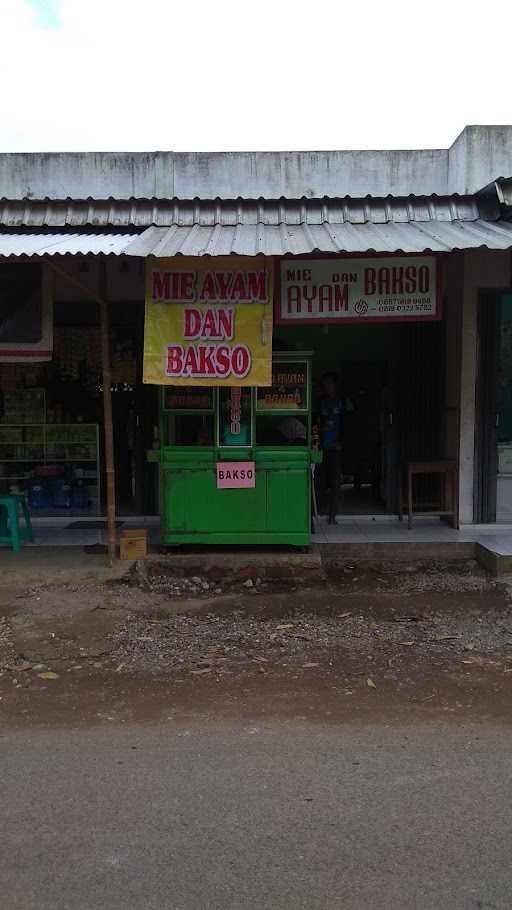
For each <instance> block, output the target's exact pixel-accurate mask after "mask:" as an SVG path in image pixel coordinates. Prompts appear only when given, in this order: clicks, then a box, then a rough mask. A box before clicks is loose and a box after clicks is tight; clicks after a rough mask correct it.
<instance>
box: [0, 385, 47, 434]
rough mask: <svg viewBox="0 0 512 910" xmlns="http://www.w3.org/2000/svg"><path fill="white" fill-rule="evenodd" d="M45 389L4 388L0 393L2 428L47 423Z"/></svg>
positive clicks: (0, 422) (0, 420)
mask: <svg viewBox="0 0 512 910" xmlns="http://www.w3.org/2000/svg"><path fill="white" fill-rule="evenodd" d="M45 414H46V394H45V390H44V389H39V388H35V389H17V388H4V387H2V390H1V391H0V426H5V425H14V426H19V425H22V426H28V425H31V424H37V425H42V424H44V422H45Z"/></svg>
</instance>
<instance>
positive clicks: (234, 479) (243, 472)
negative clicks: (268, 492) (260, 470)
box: [217, 461, 256, 490]
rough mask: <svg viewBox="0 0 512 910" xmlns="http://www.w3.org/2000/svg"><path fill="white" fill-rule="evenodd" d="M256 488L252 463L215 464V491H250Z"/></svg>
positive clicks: (229, 462)
mask: <svg viewBox="0 0 512 910" xmlns="http://www.w3.org/2000/svg"><path fill="white" fill-rule="evenodd" d="M255 486H256V469H255V467H254V461H219V462H217V489H219V490H233V489H236V490H238V489H251V488H253V487H255Z"/></svg>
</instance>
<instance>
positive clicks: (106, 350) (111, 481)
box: [47, 258, 117, 567]
mask: <svg viewBox="0 0 512 910" xmlns="http://www.w3.org/2000/svg"><path fill="white" fill-rule="evenodd" d="M47 262H48V265H49V266H50V268H51V269H53V271H54V272H55V273H56V274H57V275H60V277H61V278H64V279H65V280H66V281H68V282H69V283H70V284H73V285H75V287H78V288H80V290H82V291H84V292H85V293H86V294H87V296H88V297H89V299H91V300H94V301H95V302H96V303H97V304H99V308H100V335H101V361H102V376H103V426H104V435H105V473H106V480H107V483H106V487H107V556H108V559H107V562H108V565H109V566H110V567H112V565H113V563H114V559H115V558H116V543H117V541H116V482H115V467H114V430H113V424H112V391H111V385H112V371H111V368H110V344H109V314H108V303H107V299H106V290H107V282H106V263H105V260H104V259H103V258H101V259H100V263H99V265H100V291H101V293H100V294H95V293H94V291H92V290H91V289H90V288H88V287H87V285H85V284H82V282H81V281H79V279H78V278H75V277H74V276H73V275H69V274H68V272H66V270H65V269H62V268H61V267H60V266H58V265H55V264H54V263H53V262H52V261H51V260H47Z"/></svg>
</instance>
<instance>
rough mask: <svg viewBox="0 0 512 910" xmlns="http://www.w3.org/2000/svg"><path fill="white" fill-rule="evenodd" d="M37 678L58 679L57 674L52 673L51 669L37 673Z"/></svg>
mask: <svg viewBox="0 0 512 910" xmlns="http://www.w3.org/2000/svg"><path fill="white" fill-rule="evenodd" d="M37 675H38V676H39V679H58V678H59V674H58V673H54V672H53V670H47V671H46V672H45V673H38V674H37Z"/></svg>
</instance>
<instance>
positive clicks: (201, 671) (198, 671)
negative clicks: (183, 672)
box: [190, 667, 212, 676]
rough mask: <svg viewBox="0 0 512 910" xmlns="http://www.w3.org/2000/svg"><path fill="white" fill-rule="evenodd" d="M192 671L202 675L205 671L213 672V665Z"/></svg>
mask: <svg viewBox="0 0 512 910" xmlns="http://www.w3.org/2000/svg"><path fill="white" fill-rule="evenodd" d="M190 672H191V673H194V674H195V675H196V676H201V675H202V674H203V673H211V672H212V668H211V667H205V668H204V669H203V670H191V671H190Z"/></svg>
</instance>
